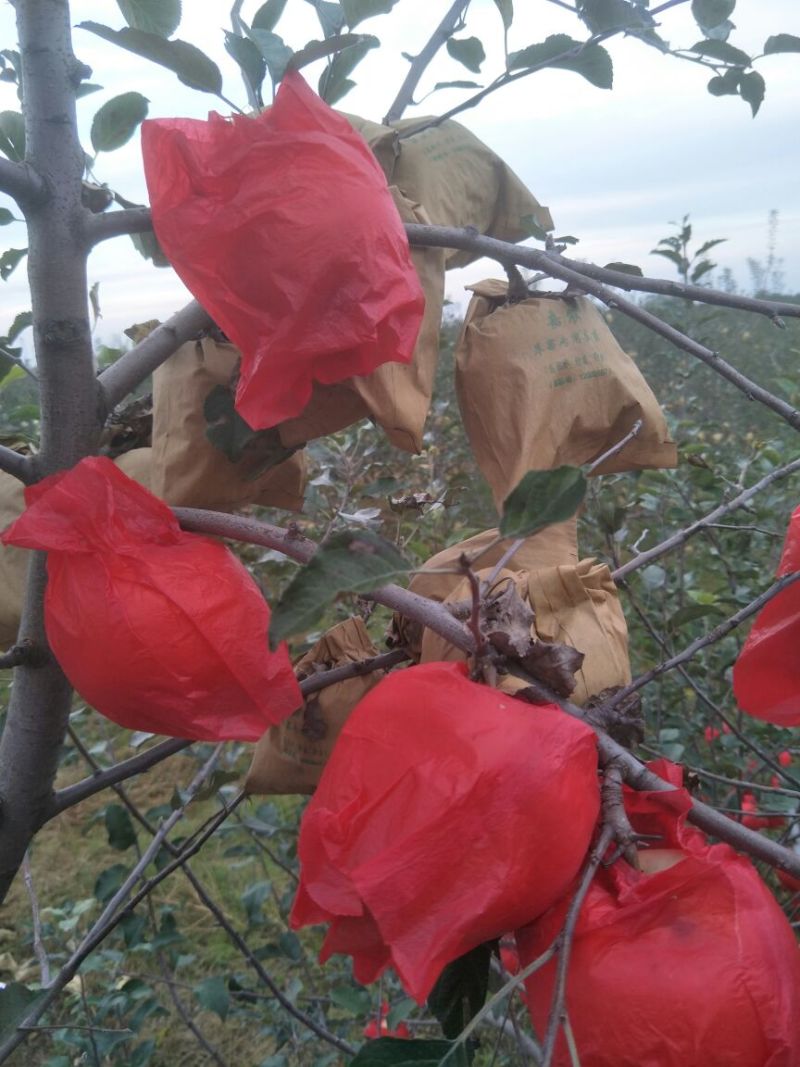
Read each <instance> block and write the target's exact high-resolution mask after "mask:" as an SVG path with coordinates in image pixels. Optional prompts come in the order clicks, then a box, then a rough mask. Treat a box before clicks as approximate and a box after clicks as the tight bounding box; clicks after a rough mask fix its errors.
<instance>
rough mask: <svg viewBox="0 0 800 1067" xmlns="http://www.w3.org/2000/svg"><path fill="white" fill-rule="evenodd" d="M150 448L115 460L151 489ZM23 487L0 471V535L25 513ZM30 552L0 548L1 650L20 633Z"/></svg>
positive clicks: (8, 645) (124, 469) (126, 453)
mask: <svg viewBox="0 0 800 1067" xmlns="http://www.w3.org/2000/svg"><path fill="white" fill-rule="evenodd" d="M150 451H151V450H150V449H149V448H134V449H133V450H132V451H130V452H125V453H124V454H123V455H121V456H120V457H119V458H118V459H116V460H114V462H115V463H116V464H117V466H118V467H119V468H120V470H122V471H124V472H125V474H127V475H128V477H129V478H134V479H135V480H136V481H137V482H139V484H140V485H143V486H144V487H145V489H150V472H151V465H150V458H151V457H150ZM24 489H25V487H24V485H23V484H22V482H20V481H18V480H17V479H16V478H12V476H11V475H10V474H6V473H5V471H0V532H2V531H3V530H4V529H5V528H6V526H9V525H10V524H11V523H12V522H14V521H15V520H16V519H18V518H19V517H20V515H21V514H22V512H23V511H24V510H25V496H24ZM30 555H31V553H30V551H29V549H27V548H12V547H11V546H10V545H0V650H4V649H6V648H9V647H10V646H11V645H13V644H14V643H15V642H16V640H17V634H18V632H19V620H20V616H21V614H22V601H23V599H24V596H25V579H26V576H27V573H28V560H29V559H30Z"/></svg>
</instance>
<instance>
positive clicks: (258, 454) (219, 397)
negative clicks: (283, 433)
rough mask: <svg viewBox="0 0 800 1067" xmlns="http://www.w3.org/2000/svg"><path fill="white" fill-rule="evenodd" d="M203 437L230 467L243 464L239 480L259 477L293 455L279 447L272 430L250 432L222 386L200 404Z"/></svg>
mask: <svg viewBox="0 0 800 1067" xmlns="http://www.w3.org/2000/svg"><path fill="white" fill-rule="evenodd" d="M203 415H204V416H205V420H206V437H207V438H208V440H209V441H210V442H211V444H212V445H213V446H214V447H215V448H218V449H219V450H220V452H222V453H223V454H224V455H225V457H226V458H227V459H229V460H230V461H231V463H239V462H240V461H242V460H246V461H247V462H246V463H245V467H246V470H244V471H241V472H240V473H239V476H240V477H242V476H244V477H245V480H248V481H249V480H252V479H253V478H257V477H259V475H261V474H263V473H264V472H265V471H268V470H269V469H270V468H271V467H276V466H277V465H278V464H279V463H283V461H284V460H287V459H289V457H290V456H292V455H294V453H295V452H296V451H297V449H296V448H286V447H285V445H283V444H281V439H280V434H279V432H278V430H277V428H276V427H272V428H271V429H269V430H253V429H252V428H251V427H250V426H248V424H247V423H246V422H245V421H244V419H243V418H242V416H241V415H240V414H239V412H238V411H237V410H236V407H235V400H234V395H233V392H232V391H231V390H230V389H228V388H227V387H226V386H224V385H215V386H214V388H213V389H211V390H210V392H209V393H208V395H207V396H206V399H205V402H204V404H203Z"/></svg>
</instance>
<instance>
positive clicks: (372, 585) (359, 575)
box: [270, 529, 410, 645]
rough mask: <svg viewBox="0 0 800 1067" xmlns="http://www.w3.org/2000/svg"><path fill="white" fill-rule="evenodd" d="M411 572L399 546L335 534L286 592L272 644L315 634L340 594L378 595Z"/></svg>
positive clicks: (275, 616)
mask: <svg viewBox="0 0 800 1067" xmlns="http://www.w3.org/2000/svg"><path fill="white" fill-rule="evenodd" d="M409 569H410V564H409V563H408V561H407V560H406V559H405V558H404V557H403V556H402V555H401V554H400V553H399V552H398V551H397V549H396V548H395V547H394V545H392V544H390V543H389V542H388V541H384V540H383V538H382V537H378V535H377V534H375V533H373V532H372V531H371V530H367V529H361V530H358V531H353V530H346V531H344V532H342V533H337V534H334V535H333V536H332V537H330V538H329V539H328V541H327V542H326V543H325V544H324V545H322V546H321V547H320V548H319V549H318V550H317V552H316V554H315V555H314V557H313V559H312V560H311V561H310V562H309V563H308V564H307V565H306V566H305V567H303V568H302V569H301V570H300V571H298V573H297V575H296V576H295V578H294V579H293V580H292V581H291V583H290V584H289V586H288V588H287V589H286V590H285V592H284V594H283V596H282V597H281V599H280V601H279V603H278V606H277V607H276V608H275V610H274V611H273V613H272V624H271V626H270V642H271V643H272V644H273V645H276V644H277V643H278V642H279V641H282V640H283V639H284V638H285V637H289V636H290V635H291V634H298V633H304V632H307V631H308V630H310V629H311V628H312V627H313V626H314V624H315V623H316V622H318V621H319V619H320V618H321V616H322V615H323V614H324V612H325V611H326V609H327V608H328V606H329V605H330V604H332V603H333V602H334V601H335V600H336V598H337V597H338V596H339V594H340V593H366V592H369V591H370V590H373V589H379V588H380V587H381V586H384V585H386V584H387V583H388V582H391V581H392V580H393V579H395V578H397V577H399V576H400V575H403V574H406V573H407V572H408V570H409Z"/></svg>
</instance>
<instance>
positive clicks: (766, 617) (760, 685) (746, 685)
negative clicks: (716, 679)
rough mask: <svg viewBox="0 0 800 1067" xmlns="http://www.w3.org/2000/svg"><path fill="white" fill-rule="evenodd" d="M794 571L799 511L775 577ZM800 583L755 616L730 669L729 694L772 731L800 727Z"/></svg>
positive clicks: (799, 553) (798, 560) (799, 566)
mask: <svg viewBox="0 0 800 1067" xmlns="http://www.w3.org/2000/svg"><path fill="white" fill-rule="evenodd" d="M797 570H800V507H798V508H795V510H794V512H793V513H792V517H791V519H790V520H789V529H788V530H787V532H786V541H785V543H784V546H783V554H782V555H781V561H780V563H779V565H778V573H777V575H776V577H777V578H781V577H783V575H784V574H791V573H792V572H793V571H797ZM799 648H800V581H798V582H795V583H794V584H793V585H790V586H788V587H787V588H786V589H784V590H783V591H782V592H781V593H778V595H777V596H776V597H773V599H772V600H770V601H769V603H767V604H765V605H764V607H763V608H762V609H761V611H760V612H759V613H758V615H757V616H756V621H755V622H754V623H753V628H752V630H751V631H750V633H749V634H748V635H747V640H746V641H745V643H744V647H743V648H742V651H741V653H740V654H739V658H738V659H737V661H736V663H735V664H734V667H733V692H734V694H735V696H736V699H737V701H738V702H739V706H740V707H741V708H742V710H743V711H746V712H747V713H748V715H752V716H754V717H755V718H756V719H764V720H765V721H766V722H772V723H775V725H776V726H800V658H798V649H799Z"/></svg>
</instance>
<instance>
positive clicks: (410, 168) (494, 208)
mask: <svg viewBox="0 0 800 1067" xmlns="http://www.w3.org/2000/svg"><path fill="white" fill-rule="evenodd" d="M346 118H348V119H349V120H350V122H351V123H352V125H353V126H354V127H355V129H357V130H358V131H359V133H360V134H361V135H362V137H363V138H364V139H365V140H366V142H367V144H368V145H369V146H370V148H371V149H372V151H373V153H374V154H375V156H376V158H377V159H378V162H379V163H380V164H381V166H382V167H383V169H384V173H385V174H386V178H387V180H388V182H389V184H390V185H397V186H399V188H400V189H401V190H402V191H403V193H405V195H406V196H407V197H410V199H411V200H415V201H416V202H417V203H420V204H424V205H425V210H426V211H427V213H428V215H429V216H430V220H431V222H432V223H433V224H434V225H435V226H457V227H459V228H461V227H464V226H474V227H475V228H476V229H477V231H478V233H481V234H485V235H487V236H488V237H496V238H498V240H501V241H521V240H522V239H523V238H525V237H528V236H529V235H530V228H529V226H528V224H527V222H526V216H528V215H531V216H533V218H534V220H535V221H536V222H537V224H538V225H539V226H541V227H542V228H543V229H545V230H552V228H553V220H552V218H551V217H550V212H549V210H548V209H547V208H546V207H543V206H542V205H541V204H540V203H539V201H538V200H537V199H536V197H535V196H533V194H532V193H531V192H529V190H528V189H527V188H526V186H525V185H524V184H523V183H522V182H521V181H520V179H519V178H518V177H517V176H516V174H515V173H514V172H513V171H512V170H511V168H510V167H508V166H507V165H506V164H505V163H504V162H503V160H502V159H501V158H500V157H499V156H498V155H497V153H496V152H493V151H492V149H491V148H489V147H488V145H485V144H484V143H483V141H481V140H480V139H479V138H478V137H476V136H475V134H474V133H471V132H470V131H469V130H468V129H467V128H466V127H465V126H462V125H461V124H460V123H458V122H453V120H452V119H448V120H447V121H446V122H441V123H439V124H438V125H437V126H431V127H429V128H428V129H426V130H420V132H419V133H415V132H414V131H415V130H416V129H417V128H418V127H420V126H423V125H424V124H425V123H426V122H429V121H430V119H429V118H415V119H403V120H402V121H401V122H397V123H395V124H394V126H380V125H378V124H377V123H374V122H367V121H366V120H364V119H357V118H356V117H355V116H352V115H347V116H346ZM395 131H396V132H395ZM404 221H408V220H404ZM479 258H480V253H476V252H462V251H459V250H458V249H454V248H450V249H447V251H446V255H445V263H446V266H447V269H448V270H450V269H452V268H453V267H464V266H466V265H467V264H468V263H472V262H473V261H474V260H476V259H479Z"/></svg>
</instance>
